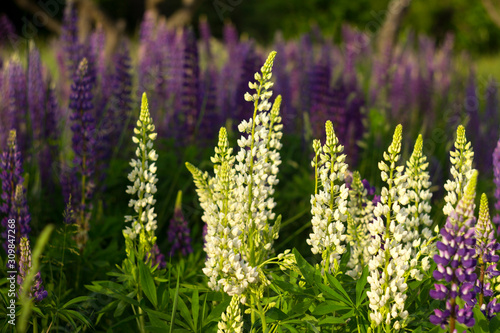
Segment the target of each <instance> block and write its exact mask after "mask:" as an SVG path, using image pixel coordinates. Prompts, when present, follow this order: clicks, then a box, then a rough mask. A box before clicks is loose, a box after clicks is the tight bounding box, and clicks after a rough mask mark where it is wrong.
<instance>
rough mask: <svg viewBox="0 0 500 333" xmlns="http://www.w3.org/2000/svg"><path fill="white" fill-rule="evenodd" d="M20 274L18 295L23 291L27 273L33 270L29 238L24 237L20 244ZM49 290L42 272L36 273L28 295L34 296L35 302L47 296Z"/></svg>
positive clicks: (18, 276)
mask: <svg viewBox="0 0 500 333" xmlns="http://www.w3.org/2000/svg"><path fill="white" fill-rule="evenodd" d="M19 249H20V257H19V274H18V275H17V284H18V285H19V291H18V295H20V294H21V292H22V285H23V283H24V280H25V279H26V277H27V275H28V274H29V272H30V270H31V249H30V242H29V240H28V238H26V237H22V238H21V241H20V245H19ZM47 295H48V292H47V290H45V289H44V287H43V285H42V277H41V275H40V272H38V273H36V275H35V278H34V281H33V285H32V286H31V290H30V291H29V292H28V297H30V298H34V299H35V302H40V301H42V300H43V299H44V298H45V297H47Z"/></svg>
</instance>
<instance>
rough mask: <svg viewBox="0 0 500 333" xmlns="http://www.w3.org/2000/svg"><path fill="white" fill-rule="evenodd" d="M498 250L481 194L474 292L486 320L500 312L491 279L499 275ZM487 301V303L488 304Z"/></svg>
mask: <svg viewBox="0 0 500 333" xmlns="http://www.w3.org/2000/svg"><path fill="white" fill-rule="evenodd" d="M499 249H500V244H498V243H497V241H496V239H495V229H494V228H493V225H492V223H491V220H490V213H489V209H488V198H487V197H486V194H484V193H483V195H482V196H481V205H480V206H479V219H478V221H477V225H476V255H477V260H478V262H477V264H478V265H479V277H478V279H477V280H476V288H475V289H476V292H477V293H478V297H477V301H478V305H479V308H480V309H481V311H482V312H483V314H484V315H485V316H486V317H487V318H488V319H491V318H493V317H494V316H495V315H496V314H497V313H498V312H500V304H497V299H496V298H495V297H493V288H492V285H493V278H495V277H497V276H499V275H500V272H499V271H498V269H497V267H496V266H497V263H498V260H499V259H500V256H499V255H498V254H496V251H497V250H499ZM488 300H489V302H488Z"/></svg>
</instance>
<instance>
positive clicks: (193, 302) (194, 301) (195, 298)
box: [191, 289, 200, 332]
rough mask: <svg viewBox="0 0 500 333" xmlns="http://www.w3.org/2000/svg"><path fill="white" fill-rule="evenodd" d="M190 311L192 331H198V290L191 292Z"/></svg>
mask: <svg viewBox="0 0 500 333" xmlns="http://www.w3.org/2000/svg"><path fill="white" fill-rule="evenodd" d="M191 310H192V312H193V323H194V331H195V332H196V331H198V317H199V312H200V294H199V293H198V289H194V290H193V296H192V297H191Z"/></svg>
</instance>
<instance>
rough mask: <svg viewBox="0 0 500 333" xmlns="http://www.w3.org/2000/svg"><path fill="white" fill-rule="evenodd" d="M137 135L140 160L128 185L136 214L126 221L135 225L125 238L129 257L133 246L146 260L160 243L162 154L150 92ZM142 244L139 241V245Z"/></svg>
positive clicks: (128, 229) (137, 155) (131, 202)
mask: <svg viewBox="0 0 500 333" xmlns="http://www.w3.org/2000/svg"><path fill="white" fill-rule="evenodd" d="M134 134H135V136H133V137H132V141H133V142H134V143H135V144H137V146H138V147H137V149H136V151H135V155H136V157H137V159H134V158H133V159H132V160H131V161H130V166H131V167H132V168H133V169H132V172H130V173H129V175H128V180H129V181H130V182H131V183H132V184H133V185H132V186H128V188H127V191H126V192H127V193H128V194H130V195H132V196H133V197H134V198H133V199H130V202H129V207H134V211H135V213H136V214H135V215H127V216H125V222H132V226H131V227H129V226H127V227H125V230H123V235H124V237H125V241H126V244H127V254H129V253H130V251H131V250H132V248H131V247H132V246H133V247H134V248H136V249H138V252H139V257H144V256H145V255H146V253H148V252H149V251H151V249H152V247H153V245H154V244H155V243H156V236H155V230H156V213H155V212H154V210H155V209H154V205H155V203H156V200H155V198H154V194H155V193H156V183H157V182H158V178H156V164H155V161H156V160H157V159H158V154H157V153H156V151H155V150H154V149H153V141H154V140H156V136H157V134H156V133H155V126H154V125H153V120H152V119H151V117H150V114H149V109H148V100H147V97H146V93H144V94H143V95H142V104H141V114H140V116H139V120H137V127H136V128H134ZM137 241H138V242H137Z"/></svg>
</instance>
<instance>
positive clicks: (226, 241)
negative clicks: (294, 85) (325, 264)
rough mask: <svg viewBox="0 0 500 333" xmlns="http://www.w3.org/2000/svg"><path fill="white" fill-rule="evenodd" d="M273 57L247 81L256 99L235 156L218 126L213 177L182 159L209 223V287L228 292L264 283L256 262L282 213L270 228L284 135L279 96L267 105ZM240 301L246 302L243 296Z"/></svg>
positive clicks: (263, 256) (269, 245)
mask: <svg viewBox="0 0 500 333" xmlns="http://www.w3.org/2000/svg"><path fill="white" fill-rule="evenodd" d="M275 55H276V52H272V53H271V54H270V55H269V57H268V59H267V60H266V62H265V64H264V66H263V67H262V68H261V72H262V74H259V73H256V74H255V79H256V80H257V81H258V82H257V83H249V86H250V88H251V89H255V90H256V93H255V94H253V95H250V94H249V93H247V94H245V99H246V100H247V101H252V102H254V114H253V117H252V118H251V119H250V120H249V121H243V122H242V123H241V124H240V125H239V126H238V129H239V130H240V132H241V133H242V137H241V138H240V139H239V140H238V145H239V146H240V150H239V152H238V154H237V155H236V156H232V155H231V154H232V149H231V148H229V143H228V139H227V132H226V130H225V129H224V128H222V129H221V131H220V133H219V144H218V147H217V148H216V149H215V156H214V157H213V158H212V162H213V163H214V173H215V176H214V177H211V176H209V175H208V173H206V172H205V173H203V172H201V171H200V170H199V169H197V168H196V167H194V166H193V165H191V164H189V163H186V165H187V168H188V169H189V171H190V172H191V173H192V174H193V178H194V182H195V185H196V187H197V193H198V196H199V200H200V205H201V207H202V208H203V210H204V213H203V217H202V219H203V221H204V222H205V223H206V224H207V235H206V239H205V240H206V243H205V251H206V253H207V261H206V262H205V268H204V269H203V272H204V273H205V274H206V275H207V276H208V277H209V279H210V281H209V287H210V288H212V289H214V290H219V289H220V288H221V287H222V288H223V290H224V291H225V292H226V293H227V294H228V295H231V296H234V295H242V294H243V293H244V292H245V290H246V289H247V287H249V285H250V284H253V283H256V282H259V281H260V282H262V284H264V283H266V278H265V275H264V274H263V273H262V269H261V267H260V265H261V264H262V263H263V262H265V260H266V259H267V258H268V257H269V255H270V253H271V252H272V251H273V249H272V244H273V241H274V240H275V239H277V238H278V230H279V221H280V217H278V219H277V220H276V222H275V223H274V225H273V227H270V223H269V222H270V221H271V220H273V219H274V218H275V214H274V213H273V208H274V206H275V205H276V204H275V202H274V199H273V198H272V195H273V194H274V186H275V185H276V184H277V183H278V179H277V173H278V166H279V165H280V163H281V159H280V155H279V149H280V148H281V142H280V140H281V136H282V132H281V131H282V125H281V117H280V115H279V108H280V104H281V97H280V96H278V97H277V98H276V100H275V103H274V105H272V106H271V104H270V103H269V98H270V97H271V96H272V92H271V91H270V90H269V89H270V88H271V87H272V82H270V79H271V70H272V65H273V61H274V57H275ZM271 107H272V108H271ZM239 299H240V300H241V302H243V303H245V301H246V297H245V296H242V297H241V298H239Z"/></svg>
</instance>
